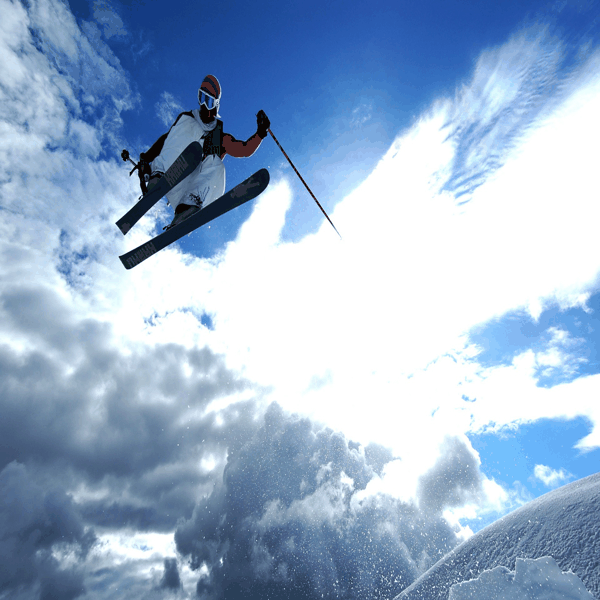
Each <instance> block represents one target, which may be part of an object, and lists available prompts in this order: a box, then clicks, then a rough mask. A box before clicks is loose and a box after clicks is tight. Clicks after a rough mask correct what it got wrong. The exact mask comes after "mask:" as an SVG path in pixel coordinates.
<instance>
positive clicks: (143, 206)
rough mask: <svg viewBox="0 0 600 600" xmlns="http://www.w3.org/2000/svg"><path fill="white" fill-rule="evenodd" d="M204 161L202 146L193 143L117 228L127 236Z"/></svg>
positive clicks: (120, 221) (119, 221) (122, 218)
mask: <svg viewBox="0 0 600 600" xmlns="http://www.w3.org/2000/svg"><path fill="white" fill-rule="evenodd" d="M201 160H202V146H201V145H200V144H199V143H198V142H192V143H191V144H190V145H189V146H188V147H187V148H186V149H185V150H184V151H183V152H182V153H181V154H180V155H179V156H178V157H177V159H176V160H175V162H174V163H173V164H172V165H171V166H170V167H169V168H168V169H167V171H166V173H165V174H164V175H163V177H161V178H160V179H159V181H158V183H157V184H156V187H155V188H154V189H153V190H152V191H151V192H148V193H147V194H145V195H144V196H142V197H141V199H140V201H139V202H138V203H137V204H136V205H135V206H134V207H133V208H132V209H131V210H130V211H129V212H128V213H126V214H125V215H123V216H122V217H121V218H120V219H119V220H118V221H117V227H118V228H119V229H120V230H121V232H122V233H123V235H125V234H126V233H127V232H128V231H129V230H130V229H131V228H132V227H133V226H134V225H135V224H136V223H137V222H138V221H139V220H140V219H141V218H142V217H143V216H144V215H145V214H146V213H147V212H148V211H149V210H150V209H151V208H152V207H153V206H154V205H155V204H156V203H157V202H158V201H159V200H160V199H161V198H162V197H163V196H165V195H166V194H168V193H169V192H170V191H171V190H172V189H173V188H174V187H175V186H176V185H177V184H178V183H180V182H181V181H182V180H183V179H185V178H186V177H187V176H188V175H191V173H193V171H194V170H195V169H196V167H197V166H198V165H199V164H200V161H201Z"/></svg>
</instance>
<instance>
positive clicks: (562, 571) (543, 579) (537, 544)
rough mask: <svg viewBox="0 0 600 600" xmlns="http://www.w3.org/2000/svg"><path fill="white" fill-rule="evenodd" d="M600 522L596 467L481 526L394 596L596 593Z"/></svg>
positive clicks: (513, 597) (449, 598)
mask: <svg viewBox="0 0 600 600" xmlns="http://www.w3.org/2000/svg"><path fill="white" fill-rule="evenodd" d="M599 522H600V473H597V474H595V475H591V476H590V477H586V478H585V479H581V480H579V481H576V482H574V483H571V484H569V485H566V486H564V487H561V488H559V489H557V490H554V491H552V492H549V493H548V494H545V495H544V496H542V497H540V498H537V499H536V500H534V501H532V502H530V503H529V504H527V505H525V506H523V507H521V508H520V509H518V510H516V511H514V512H512V513H511V514H509V515H506V516H505V517H503V518H502V519H500V520H498V521H496V522H495V523H493V524H492V525H490V526H488V527H486V528H485V529H483V530H482V531H480V532H479V533H477V534H476V535H474V536H473V537H472V538H470V539H469V540H467V541H466V542H464V543H463V544H461V545H460V546H458V547H457V548H455V549H454V550H453V551H452V552H450V553H449V554H447V555H446V556H445V557H444V558H442V559H441V560H440V561H439V562H437V563H436V564H435V565H434V566H433V567H431V569H429V570H428V571H427V572H426V573H424V574H423V575H422V576H421V577H419V579H417V581H415V582H414V583H413V584H412V585H411V586H410V587H408V588H407V589H406V590H404V591H403V592H402V593H401V594H400V595H399V596H397V597H396V600H467V599H468V600H474V599H475V598H477V599H480V598H481V599H482V598H485V599H486V600H509V599H510V600H521V599H523V600H524V599H527V600H542V599H544V600H565V599H567V598H568V599H572V600H580V599H582V598H585V599H586V600H590V599H593V598H595V599H597V600H600V528H599V527H598V523H599Z"/></svg>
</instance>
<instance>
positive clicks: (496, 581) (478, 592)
mask: <svg viewBox="0 0 600 600" xmlns="http://www.w3.org/2000/svg"><path fill="white" fill-rule="evenodd" d="M481 598H485V600H594V597H593V596H592V595H591V594H590V593H589V592H588V591H587V590H586V589H585V586H584V585H583V583H582V582H581V579H579V577H577V575H575V574H574V573H565V572H563V571H561V570H560V568H559V566H558V565H557V564H556V561H555V560H554V559H553V558H552V557H551V556H543V557H542V558H538V559H537V560H536V559H532V558H517V562H516V568H515V571H514V572H513V571H509V570H508V569H507V568H506V567H496V568H495V569H492V570H491V571H484V572H483V573H482V574H481V575H480V576H479V577H478V578H477V579H472V580H471V581H466V582H464V583H455V584H454V585H453V586H452V587H451V588H450V595H449V596H448V600H480V599H481Z"/></svg>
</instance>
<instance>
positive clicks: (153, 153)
mask: <svg viewBox="0 0 600 600" xmlns="http://www.w3.org/2000/svg"><path fill="white" fill-rule="evenodd" d="M184 115H185V116H187V117H192V118H193V117H194V115H193V114H192V113H191V112H182V113H181V114H180V115H179V116H178V117H177V118H176V119H175V123H173V125H171V129H173V127H175V125H177V123H178V121H179V119H181V117H183V116H184ZM171 129H169V131H167V133H165V134H163V135H161V136H160V137H159V138H158V139H157V140H156V141H155V142H154V144H152V146H151V148H150V149H149V150H148V151H147V152H144V160H145V161H146V162H149V163H151V162H152V161H153V160H154V159H155V158H156V157H157V156H158V155H159V154H160V153H161V150H162V149H163V146H164V144H165V140H166V139H167V136H168V135H169V133H170V132H171Z"/></svg>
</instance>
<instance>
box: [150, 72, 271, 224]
mask: <svg viewBox="0 0 600 600" xmlns="http://www.w3.org/2000/svg"><path fill="white" fill-rule="evenodd" d="M198 103H199V104H200V108H199V109H195V110H192V111H189V112H183V113H181V114H180V115H179V116H178V117H177V119H175V123H173V125H172V126H171V129H169V131H168V132H167V133H165V134H164V135H162V136H161V137H159V138H158V140H156V142H154V144H153V145H152V147H151V148H150V149H149V150H148V151H147V152H145V153H142V154H141V155H140V170H141V172H142V173H144V174H147V175H149V177H150V181H149V183H148V192H150V191H151V190H152V188H153V187H154V186H155V185H156V183H157V182H158V179H159V178H160V177H162V176H163V174H164V173H165V171H166V170H167V169H168V168H169V167H170V166H171V165H172V164H173V162H174V161H175V160H176V159H177V157H178V156H179V155H180V154H181V152H182V151H183V150H184V149H185V148H186V146H187V145H188V144H190V143H191V142H193V141H198V142H200V144H202V150H203V158H202V162H201V163H200V164H199V165H198V167H197V168H196V169H195V170H194V171H193V172H192V173H191V174H190V175H188V176H187V177H186V178H185V179H184V180H183V181H181V182H180V183H179V184H177V185H176V186H175V187H174V188H173V189H172V190H171V191H170V192H169V193H168V194H167V198H168V200H169V204H170V205H171V206H172V207H173V209H174V211H175V217H174V218H173V221H172V222H171V224H170V225H169V227H173V226H175V225H177V224H178V223H181V221H183V220H184V219H187V218H188V217H190V216H192V215H193V214H194V213H196V212H198V211H199V210H200V209H201V208H202V207H205V206H207V205H208V204H210V203H211V202H212V201H213V200H216V199H217V198H219V197H220V196H222V195H223V193H224V192H225V166H224V165H223V158H224V157H225V155H226V154H229V155H230V156H234V157H236V158H243V157H248V156H252V155H253V154H254V152H256V150H257V149H258V147H259V146H260V144H261V142H262V140H263V139H264V138H265V137H267V133H268V132H267V130H268V129H269V127H270V125H271V123H270V122H269V118H268V117H267V115H266V114H265V112H264V111H262V110H260V111H259V112H258V115H257V119H256V121H257V131H256V133H255V134H254V135H253V136H251V137H250V138H249V139H247V140H246V141H245V142H242V141H240V140H236V139H235V138H234V137H233V136H232V135H230V134H229V133H223V121H221V120H219V119H218V118H217V117H220V116H221V115H219V106H220V104H221V85H220V84H219V81H218V79H217V78H216V77H215V76H214V75H207V76H206V77H205V78H204V80H203V81H202V85H201V86H200V89H199V90H198Z"/></svg>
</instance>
